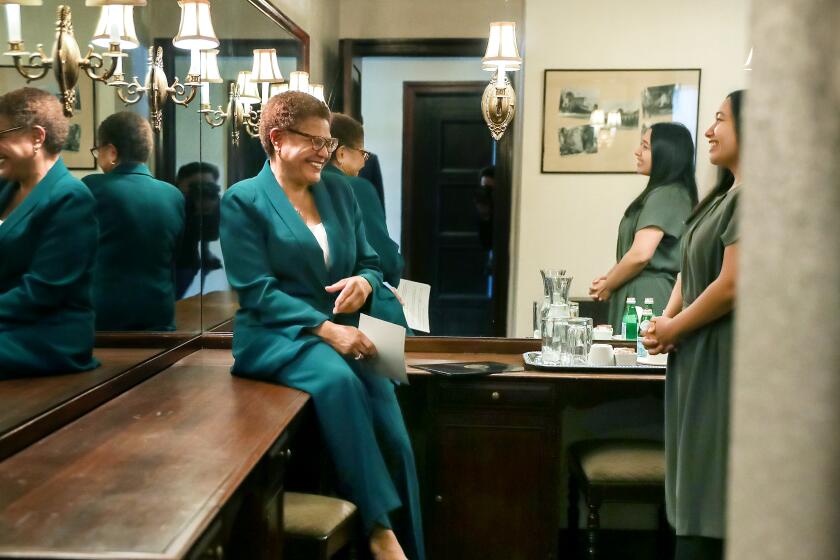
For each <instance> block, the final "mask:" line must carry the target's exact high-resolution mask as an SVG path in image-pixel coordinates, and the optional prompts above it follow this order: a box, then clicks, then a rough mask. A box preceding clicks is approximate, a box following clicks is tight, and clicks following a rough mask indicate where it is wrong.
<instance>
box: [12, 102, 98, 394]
mask: <svg viewBox="0 0 840 560" xmlns="http://www.w3.org/2000/svg"><path fill="white" fill-rule="evenodd" d="M68 128H69V123H68V120H67V117H65V116H64V113H63V112H62V108H61V103H59V101H58V100H57V99H56V98H55V96H54V95H52V94H50V93H47V92H46V91H42V90H39V89H35V88H22V89H18V90H14V91H11V92H9V93H7V94H5V95H3V96H0V180H2V181H5V185H4V186H3V187H2V188H0V222H1V223H0V378H4V377H5V378H9V377H26V376H35V375H54V374H59V373H70V372H77V371H84V370H89V369H93V368H95V367H96V366H97V362H96V360H95V359H94V358H93V355H92V352H93V341H94V312H93V304H92V302H91V297H90V285H91V270H92V268H93V262H94V257H95V255H96V243H97V226H96V217H95V215H94V205H95V203H94V200H93V196H92V195H91V194H90V191H89V190H88V189H87V188H86V187H85V186H84V185H83V184H82V183H81V181H79V180H78V179H76V178H74V177H73V176H72V175H71V174H70V172H69V171H68V170H67V167H66V166H65V165H64V162H63V161H62V159H61V157H60V152H61V147H62V145H63V144H64V141H65V139H66V137H67V132H68Z"/></svg>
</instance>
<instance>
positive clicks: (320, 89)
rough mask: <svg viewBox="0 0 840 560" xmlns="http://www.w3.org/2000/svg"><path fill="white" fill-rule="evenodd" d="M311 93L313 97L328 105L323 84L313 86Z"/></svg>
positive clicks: (310, 89)
mask: <svg viewBox="0 0 840 560" xmlns="http://www.w3.org/2000/svg"><path fill="white" fill-rule="evenodd" d="M309 93H311V94H312V97H314V98H315V99H318V100H319V101H321V102H322V103H326V102H327V101H326V99H324V85H323V84H312V85H311V86H310V88H309Z"/></svg>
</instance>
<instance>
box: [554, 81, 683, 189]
mask: <svg viewBox="0 0 840 560" xmlns="http://www.w3.org/2000/svg"><path fill="white" fill-rule="evenodd" d="M699 103H700V69H699V68H689V69H672V70H546V71H545V78H544V99H543V142H542V146H543V153H542V168H541V169H542V172H543V173H635V172H636V163H635V158H634V156H633V152H634V151H635V150H636V148H637V147H638V145H639V141H640V139H641V136H642V134H644V132H645V131H646V130H647V129H648V128H649V127H650V126H651V125H652V124H655V123H658V122H679V123H682V124H684V125H685V126H686V127H687V128H688V130H689V131H690V132H691V137H692V138H693V139H694V145H695V146H696V145H697V113H698V108H699Z"/></svg>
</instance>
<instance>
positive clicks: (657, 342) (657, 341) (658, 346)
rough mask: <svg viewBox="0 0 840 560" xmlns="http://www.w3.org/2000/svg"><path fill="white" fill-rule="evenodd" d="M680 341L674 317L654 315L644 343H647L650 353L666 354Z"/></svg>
mask: <svg viewBox="0 0 840 560" xmlns="http://www.w3.org/2000/svg"><path fill="white" fill-rule="evenodd" d="M678 341H679V336H678V333H677V330H676V329H675V328H674V325H673V319H672V318H670V317H654V318H653V319H651V321H650V326H649V327H648V330H647V332H645V337H644V339H642V344H644V345H645V348H647V350H648V352H649V353H650V354H653V355H656V354H666V353H668V352H670V351H671V350H673V349H674V346H675V345H676V344H677V342H678Z"/></svg>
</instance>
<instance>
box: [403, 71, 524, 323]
mask: <svg viewBox="0 0 840 560" xmlns="http://www.w3.org/2000/svg"><path fill="white" fill-rule="evenodd" d="M485 85H486V84H485V83H483V82H406V83H405V84H404V89H403V92H404V93H403V105H404V107H403V182H402V185H403V219H402V222H403V228H402V248H403V254H404V256H405V259H406V276H407V277H408V278H412V279H414V280H417V281H420V282H425V283H427V284H430V285H431V286H432V294H431V300H430V302H429V318H430V322H431V329H432V333H433V334H435V335H443V336H446V335H460V336H492V335H494V334H497V333H496V329H494V325H493V298H494V295H495V286H494V282H493V275H494V274H493V267H492V262H491V256H492V252H491V251H490V247H488V246H483V245H482V243H481V241H480V239H479V218H478V210H477V208H476V192H477V187H478V184H479V172H480V170H481V169H482V168H484V167H487V166H490V165H492V164H493V163H494V159H495V158H494V151H495V145H494V142H493V141H492V139H491V138H490V135H489V134H488V132H487V126H486V125H485V124H484V120H483V119H482V117H481V111H480V106H481V94H482V92H483V91H484V87H485ZM507 234H508V232H507V231H504V232H502V231H498V230H494V231H493V235H494V237H495V236H501V237H503V238H504V239H505V240H506V239H507ZM505 242H506V241H505ZM501 334H503V333H501Z"/></svg>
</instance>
